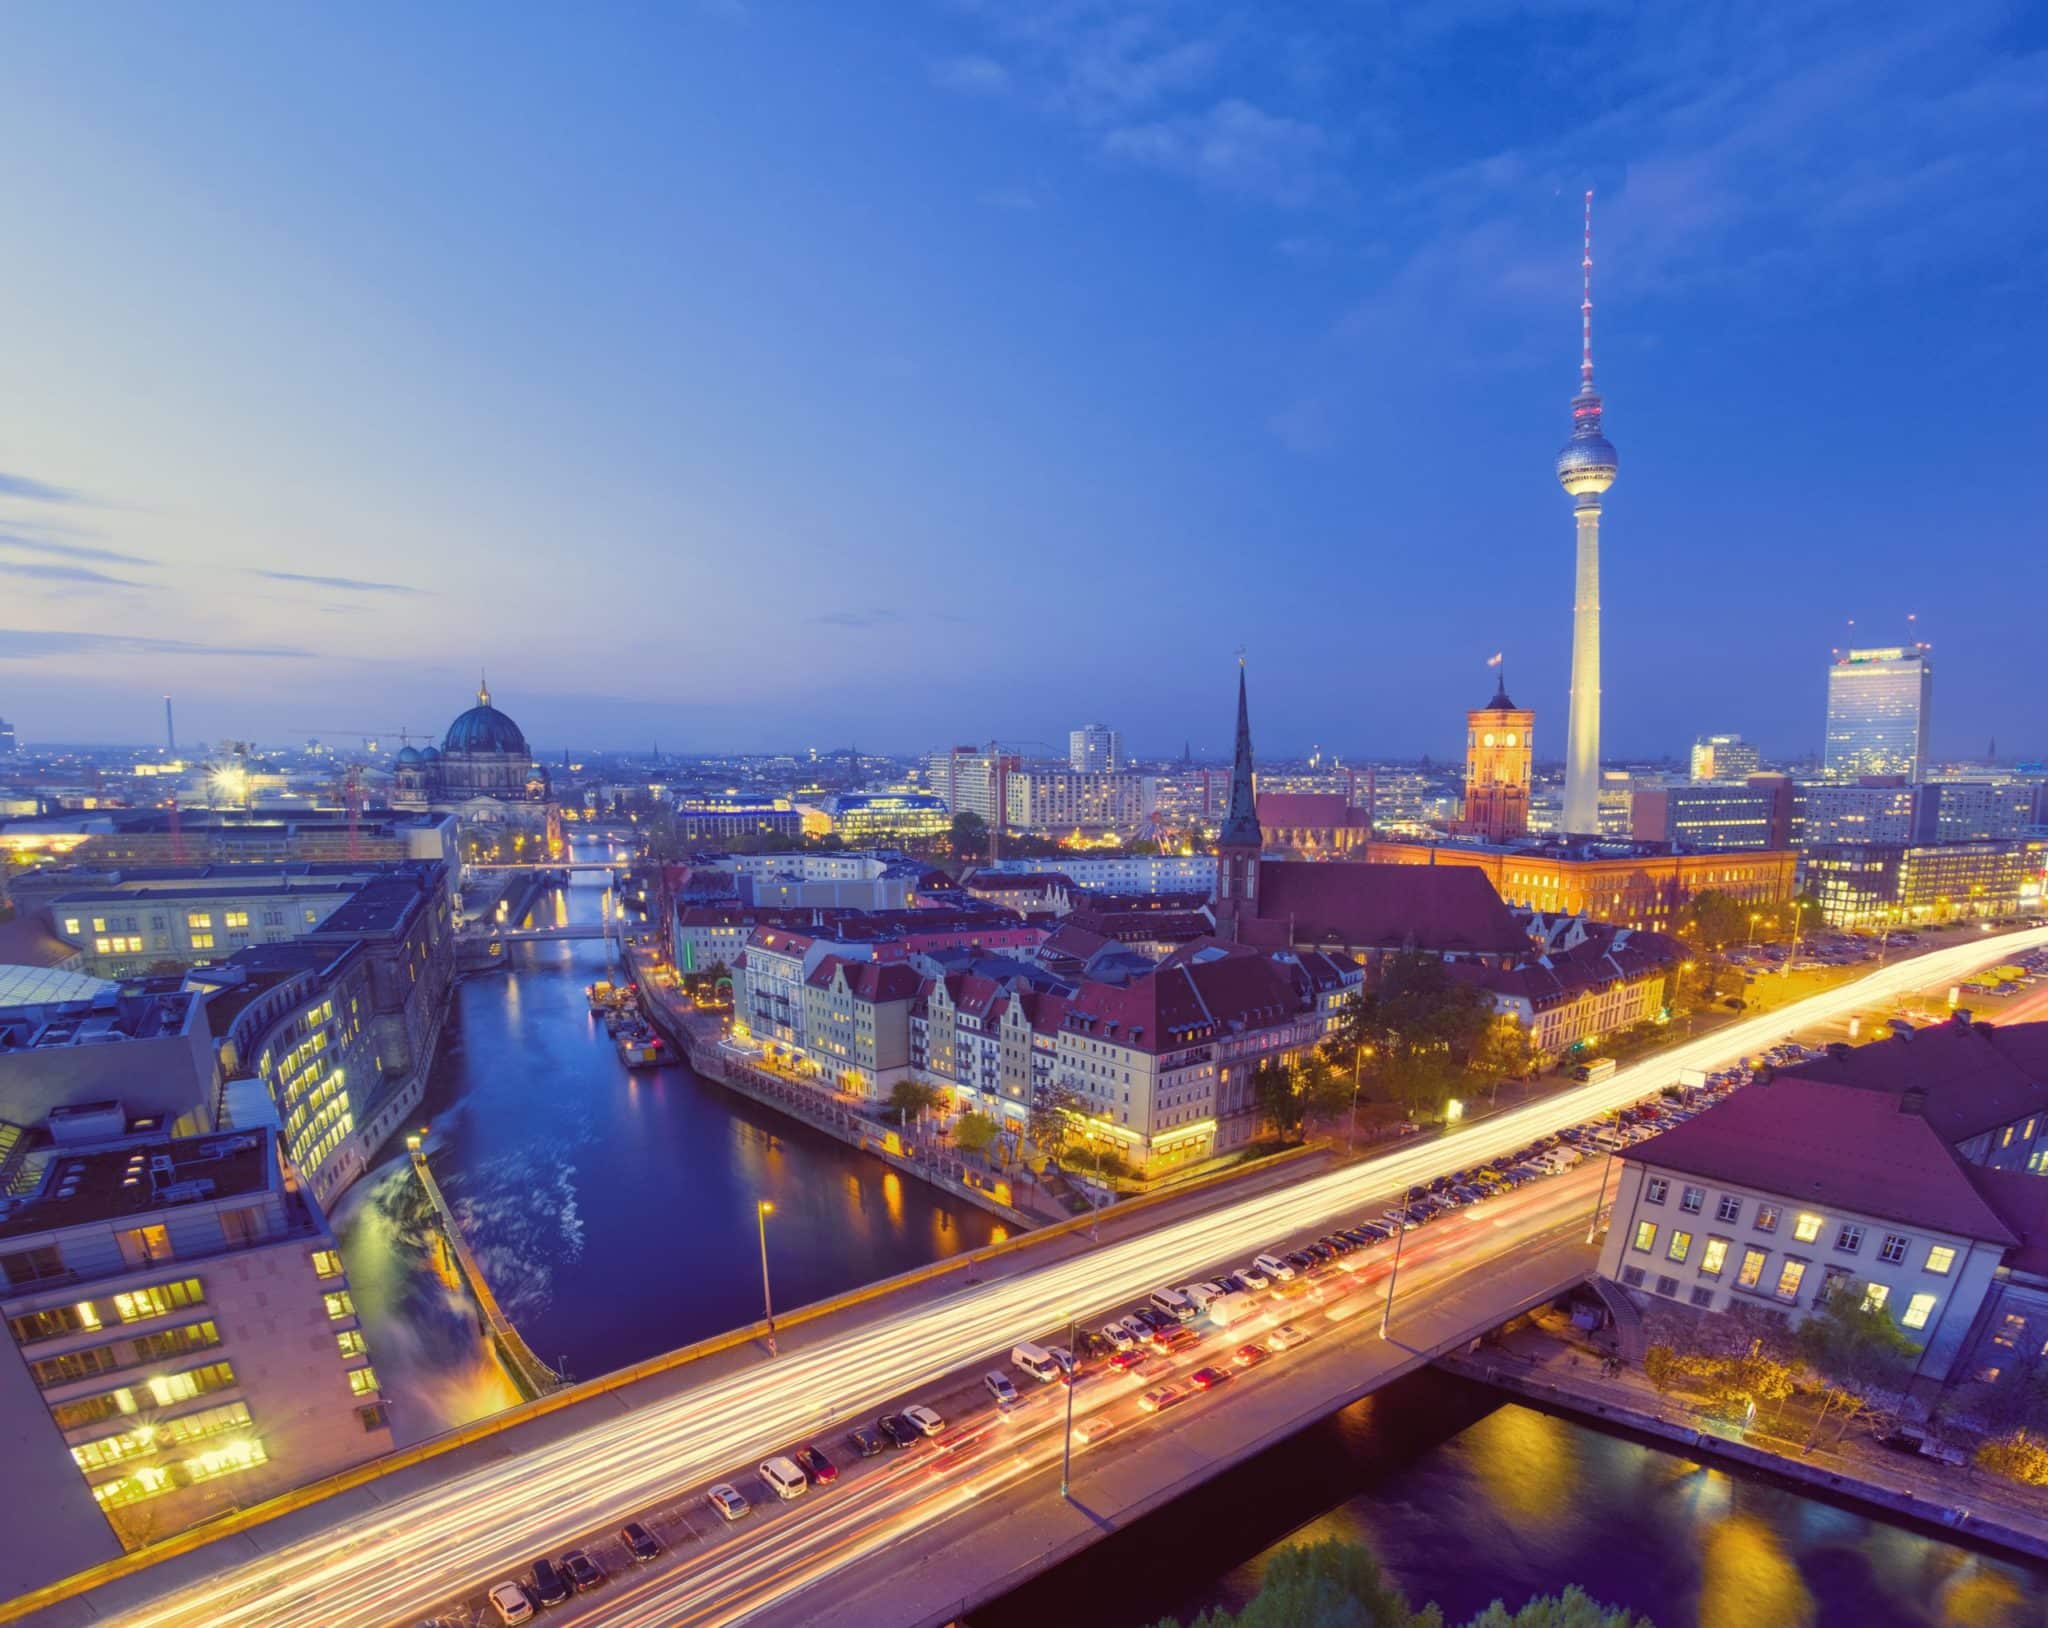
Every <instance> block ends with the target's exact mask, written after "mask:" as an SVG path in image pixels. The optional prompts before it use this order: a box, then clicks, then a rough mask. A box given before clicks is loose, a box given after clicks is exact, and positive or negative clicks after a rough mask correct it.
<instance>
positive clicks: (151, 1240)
mask: <svg viewBox="0 0 2048 1628" xmlns="http://www.w3.org/2000/svg"><path fill="white" fill-rule="evenodd" d="M114 1241H115V1242H116V1243H118V1244H119V1245H120V1246H121V1259H123V1260H124V1261H126V1262H127V1263H128V1264H129V1265H130V1266H147V1265H149V1263H150V1262H151V1261H167V1260H169V1259H170V1258H171V1235H170V1234H169V1233H168V1232H166V1231H164V1229H163V1227H162V1225H161V1224H157V1225H151V1226H146V1227H131V1228H129V1229H128V1230H127V1231H126V1232H117V1233H115V1234H114Z"/></svg>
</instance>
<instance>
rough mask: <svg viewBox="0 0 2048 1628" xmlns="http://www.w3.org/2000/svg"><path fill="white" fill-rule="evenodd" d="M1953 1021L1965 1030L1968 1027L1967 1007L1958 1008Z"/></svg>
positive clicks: (1968, 1010) (1968, 1013)
mask: <svg viewBox="0 0 2048 1628" xmlns="http://www.w3.org/2000/svg"><path fill="white" fill-rule="evenodd" d="M1953 1021H1955V1022H1957V1023H1959V1024H1961V1025H1962V1026H1963V1027H1964V1028H1965V1029H1967V1028H1968V1027H1969V1026H1970V1009H1969V1008H1968V1007H1967V1006H1958V1007H1957V1008H1956V1010H1955V1016H1954V1019H1953Z"/></svg>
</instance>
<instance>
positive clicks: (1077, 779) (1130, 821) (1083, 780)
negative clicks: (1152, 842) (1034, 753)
mask: <svg viewBox="0 0 2048 1628" xmlns="http://www.w3.org/2000/svg"><path fill="white" fill-rule="evenodd" d="M1152 807H1153V799H1152V777H1151V776H1150V775H1143V774H1110V773H1097V774H1081V773H1078V772H1076V771H1075V770H1073V769H1011V770H1009V771H1007V772H1006V773H1005V774H1004V776H1003V817H1004V822H1005V826H1006V828H1007V829H1009V830H1012V831H1039V832H1060V831H1074V830H1080V831H1135V830H1136V829H1137V828H1138V827H1139V826H1140V825H1142V824H1143V823H1144V822H1145V817H1146V816H1147V815H1148V814H1150V813H1151V812H1152ZM991 823H993V822H991Z"/></svg>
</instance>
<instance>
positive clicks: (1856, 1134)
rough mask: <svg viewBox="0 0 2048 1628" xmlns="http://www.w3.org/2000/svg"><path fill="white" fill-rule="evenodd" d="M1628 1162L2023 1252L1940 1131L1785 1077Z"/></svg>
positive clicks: (1882, 1102)
mask: <svg viewBox="0 0 2048 1628" xmlns="http://www.w3.org/2000/svg"><path fill="white" fill-rule="evenodd" d="M1622 1157H1623V1158H1624V1159H1627V1160H1629V1161H1631V1162H1633V1163H1636V1164H1642V1165H1654V1166H1656V1167H1658V1168H1659V1169H1663V1170H1673V1171H1678V1172H1680V1173H1682V1174H1685V1175H1691V1176H1703V1177H1706V1178H1707V1179H1709V1180H1712V1181H1719V1182H1725V1183H1730V1184H1732V1185H1735V1186H1739V1187H1750V1188H1755V1189H1757V1190H1758V1191H1760V1192H1765V1193H1771V1194H1773V1195H1776V1196H1778V1197H1781V1198H1784V1199H1786V1200H1788V1201H1790V1202H1793V1203H1798V1204H1811V1205H1814V1206H1815V1207H1817V1208H1819V1209H1834V1210H1838V1211H1839V1210H1849V1211H1854V1212H1857V1213H1859V1214H1863V1215H1870V1216H1876V1217H1878V1218H1879V1219H1881V1220H1887V1221H1898V1222H1902V1223H1904V1224H1905V1225H1908V1226H1919V1227H1927V1228H1931V1229H1933V1230H1934V1231H1937V1232H1948V1233H1957V1234H1960V1235H1961V1236H1963V1237H1965V1238H1980V1239H1983V1240H1985V1241H1987V1242H1991V1243H1998V1244H2004V1245H2007V1246H2010V1245H2013V1244H2017V1243H2018V1242H2019V1237H2018V1235H2017V1234H2016V1233H2015V1232H2014V1231H2013V1229H2012V1228H2011V1227H2009V1226H2008V1225H2006V1223H2005V1222H2004V1221H2002V1220H2000V1219H1999V1217H1998V1215H1997V1213H1996V1212H1995V1211H1994V1210H1993V1208H1992V1207H1991V1205H1990V1204H1989V1203H1987V1202H1986V1201H1985V1199H1984V1196H1983V1194H1982V1193H1980V1192H1979V1191H1978V1189H1977V1186H1976V1185H1975V1183H1973V1182H1972V1180H1971V1178H1970V1174H1969V1170H1968V1167H1966V1166H1965V1165H1964V1163H1963V1161H1962V1159H1961V1158H1960V1157H1958V1156H1957V1154H1956V1152H1955V1150H1954V1149H1953V1148H1952V1147H1951V1146H1950V1145H1949V1144H1948V1142H1947V1141H1946V1140H1944V1139H1943V1137H1942V1136H1941V1134H1940V1133H1939V1132H1938V1131H1937V1130H1936V1129H1935V1128H1934V1126H1933V1125H1931V1124H1929V1123H1928V1122H1927V1120H1926V1119H1925V1118H1923V1117H1922V1116H1921V1115H1920V1114H1918V1113H1915V1112H1913V1111H1912V1110H1911V1109H1910V1108H1908V1107H1906V1106H1904V1105H1903V1104H1902V1102H1901V1100H1900V1099H1899V1098H1898V1097H1894V1096H1891V1095H1887V1094H1884V1093H1880V1092H1877V1091H1866V1090H1860V1089H1858V1088H1857V1087H1855V1086H1851V1085H1835V1084H1831V1083H1828V1082H1825V1081H1821V1080H1813V1079H1801V1078H1800V1077H1799V1076H1797V1075H1791V1074H1788V1075H1781V1076H1779V1077H1778V1078H1777V1079H1775V1080H1772V1081H1770V1082H1769V1083H1767V1084H1762V1085H1752V1086H1748V1087H1746V1088H1745V1089H1743V1090H1741V1091H1738V1092H1736V1093H1735V1095H1734V1096H1732V1097H1730V1098H1729V1099H1728V1100H1727V1101H1726V1102H1723V1103H1721V1104H1719V1105H1718V1106H1716V1107H1714V1108H1710V1109H1708V1110H1707V1111H1706V1112H1705V1113H1703V1114H1701V1115H1699V1116H1698V1117H1697V1118H1695V1119H1689V1120H1687V1121H1686V1122H1685V1123H1684V1124H1682V1125H1678V1126H1676V1127H1674V1128H1673V1129H1671V1130H1668V1131H1663V1132H1661V1133H1659V1134H1658V1135H1656V1136H1652V1137H1650V1138H1649V1139H1648V1140H1647V1141H1643V1142H1638V1143H1637V1144H1636V1145H1635V1146H1634V1147H1632V1148H1630V1149H1629V1150H1628V1151H1627V1152H1626V1153H1624V1154H1623V1155H1622ZM1829 1241H1830V1240H1829V1239H1828V1238H1826V1237H1823V1238H1822V1239H1821V1240H1819V1241H1818V1242H1817V1244H1816V1246H1815V1247H1817V1248H1824V1247H1825V1245H1826V1244H1827V1243H1828V1242H1829Z"/></svg>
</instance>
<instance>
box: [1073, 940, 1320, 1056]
mask: <svg viewBox="0 0 2048 1628" xmlns="http://www.w3.org/2000/svg"><path fill="white" fill-rule="evenodd" d="M1305 1010H1307V1007H1306V1005H1305V1002H1304V997H1303V994H1302V992H1301V991H1300V990H1298V989H1297V988H1296V987H1295V984H1294V981H1293V978H1292V976H1291V974H1290V972H1289V970H1288V969H1286V968H1283V967H1281V966H1278V965H1276V964H1275V963H1274V961H1273V960H1272V958H1271V957H1269V956H1265V955H1258V954H1243V953H1237V952H1235V951H1227V952H1226V953H1222V954H1219V955H1217V956H1216V957H1215V958H1214V959H1211V960H1206V961H1177V962H1175V963H1173V964H1171V965H1168V966H1164V967H1161V968H1158V969H1156V970H1154V971H1152V972H1148V973H1146V974H1145V975H1144V976H1143V977H1141V978H1134V979H1132V980H1131V981H1130V983H1128V984H1101V983H1093V982H1090V983H1086V984H1083V985H1082V986H1081V988H1080V989H1079V990H1078V991H1076V993H1075V994H1074V995H1073V996H1072V997H1070V998H1069V999H1068V1001H1067V1015H1066V1026H1067V1027H1068V1028H1069V1029H1076V1030H1079V1031H1080V1032H1081V1033H1084V1034H1086V1035H1088V1036H1089V1037H1090V1038H1091V1039H1097V1040H1106V1041H1110V1042H1113V1043H1114V1044H1116V1045H1120V1046H1129V1047H1132V1048H1134V1049H1136V1050H1139V1051H1148V1052H1155V1053H1156V1052H1161V1051H1173V1050H1175V1049H1177V1048H1179V1047H1182V1046H1189V1045H1194V1044H1196V1043H1198V1042H1200V1041H1203V1040H1208V1039H1211V1038H1213V1037H1214V1036H1216V1035H1217V1034H1219V1033H1223V1032H1238V1031H1242V1030H1246V1029H1263V1028H1269V1027H1271V1026H1272V1025H1273V1024H1276V1023H1281V1022H1285V1021H1287V1020H1288V1019H1290V1018H1293V1017H1297V1016H1299V1015H1300V1014H1301V1013H1302V1012H1304V1011H1305Z"/></svg>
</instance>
